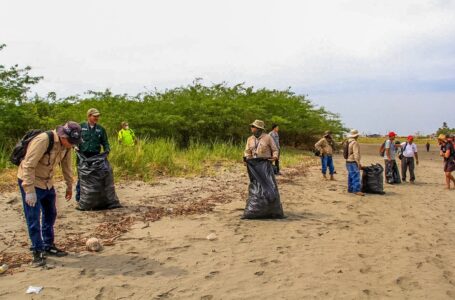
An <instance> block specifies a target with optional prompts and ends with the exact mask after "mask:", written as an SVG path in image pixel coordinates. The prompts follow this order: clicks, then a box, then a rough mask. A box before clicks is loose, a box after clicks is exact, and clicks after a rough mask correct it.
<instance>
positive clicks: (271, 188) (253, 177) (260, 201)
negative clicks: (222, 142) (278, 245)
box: [242, 120, 284, 219]
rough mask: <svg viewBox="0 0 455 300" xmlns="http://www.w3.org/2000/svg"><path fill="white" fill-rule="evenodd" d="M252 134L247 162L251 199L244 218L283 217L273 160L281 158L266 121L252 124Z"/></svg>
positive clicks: (245, 158) (245, 155) (249, 139)
mask: <svg viewBox="0 0 455 300" xmlns="http://www.w3.org/2000/svg"><path fill="white" fill-rule="evenodd" d="M250 126H251V133H252V134H253V135H252V136H250V137H249V138H248V140H247V143H246V147H245V152H244V161H245V164H246V165H247V168H248V175H249V178H250V185H249V195H248V201H247V204H246V207H245V212H244V215H243V217H242V218H243V219H258V218H283V217H284V216H283V208H282V206H281V201H280V195H279V193H278V187H277V184H276V180H275V174H274V170H273V166H272V164H271V161H275V160H277V159H278V148H277V146H276V144H275V142H274V141H273V138H272V137H271V136H270V135H268V134H266V133H265V124H264V122H263V121H261V120H255V121H254V122H253V123H251V124H250Z"/></svg>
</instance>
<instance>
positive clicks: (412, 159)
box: [314, 129, 455, 196]
mask: <svg viewBox="0 0 455 300" xmlns="http://www.w3.org/2000/svg"><path fill="white" fill-rule="evenodd" d="M359 136H360V134H359V132H358V131H357V130H355V129H354V130H351V132H350V133H349V135H348V136H347V141H346V142H345V144H344V145H345V149H344V150H345V151H344V152H345V159H346V169H347V171H348V192H349V193H353V194H355V195H359V196H364V195H365V194H364V193H363V192H362V191H361V188H362V186H361V176H360V171H361V170H362V165H361V162H360V159H361V155H360V145H359V143H358V138H359ZM396 137H397V134H396V133H395V132H393V131H391V132H389V134H388V139H387V140H386V141H385V142H384V143H383V145H382V146H381V149H380V155H381V157H382V158H383V159H384V165H385V168H384V173H385V178H386V182H387V183H389V184H397V183H402V182H406V180H407V173H408V172H409V182H410V183H411V184H413V183H415V180H416V176H415V166H416V165H419V154H418V151H417V145H416V144H415V143H414V137H413V136H412V135H410V136H408V137H407V139H406V142H402V143H400V142H399V141H395V139H396ZM438 143H439V145H440V147H441V148H440V156H441V157H443V160H444V173H445V179H446V185H447V186H446V187H447V189H450V183H451V182H453V184H454V187H455V178H454V177H453V175H452V172H453V171H455V150H454V141H453V137H450V136H446V135H444V134H441V135H439V137H438ZM425 146H426V149H427V152H428V151H429V150H430V144H429V143H428V142H427V143H426V145H425ZM335 147H336V143H335V141H334V140H333V138H332V134H331V133H330V132H329V131H326V132H325V133H324V136H323V137H322V138H321V139H320V140H319V141H318V142H317V143H316V144H315V145H314V148H315V153H316V155H318V156H320V157H321V166H322V176H323V178H325V179H327V169H328V170H329V174H330V180H335V179H334V174H335V167H334V164H333V153H334V150H335ZM397 158H398V159H399V160H400V161H401V176H400V172H399V169H398V164H397Z"/></svg>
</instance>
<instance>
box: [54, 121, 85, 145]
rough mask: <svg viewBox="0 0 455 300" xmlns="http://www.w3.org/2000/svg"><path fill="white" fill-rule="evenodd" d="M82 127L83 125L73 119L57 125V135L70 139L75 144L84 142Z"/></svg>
mask: <svg viewBox="0 0 455 300" xmlns="http://www.w3.org/2000/svg"><path fill="white" fill-rule="evenodd" d="M81 133H82V129H81V126H80V125H79V124H78V123H76V122H73V121H68V122H67V123H66V124H65V125H63V126H57V135H58V136H59V137H62V138H66V139H68V141H69V142H70V143H71V144H73V145H79V144H80V143H82V135H81Z"/></svg>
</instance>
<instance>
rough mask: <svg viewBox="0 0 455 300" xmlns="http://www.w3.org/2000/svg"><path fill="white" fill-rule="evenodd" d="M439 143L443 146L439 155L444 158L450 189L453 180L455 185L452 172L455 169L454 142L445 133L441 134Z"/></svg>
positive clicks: (447, 183) (447, 182) (448, 187)
mask: <svg viewBox="0 0 455 300" xmlns="http://www.w3.org/2000/svg"><path fill="white" fill-rule="evenodd" d="M438 144H439V146H440V147H441V148H440V151H439V155H440V156H441V157H443V158H444V173H445V176H446V185H447V186H446V188H447V189H448V190H449V189H450V182H451V181H452V182H453V185H454V187H455V178H454V177H453V175H452V172H453V171H455V149H454V145H453V143H452V142H451V141H449V140H448V139H447V136H446V135H445V134H440V135H439V136H438Z"/></svg>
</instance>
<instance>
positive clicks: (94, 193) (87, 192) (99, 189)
mask: <svg viewBox="0 0 455 300" xmlns="http://www.w3.org/2000/svg"><path fill="white" fill-rule="evenodd" d="M77 156H78V158H79V163H78V175H79V181H80V186H81V198H80V200H79V208H80V209H81V210H100V209H112V208H118V207H121V205H120V201H119V199H118V197H117V194H116V193H115V186H114V172H113V171H112V167H111V165H110V164H109V161H108V160H107V154H106V153H101V154H98V155H95V156H92V157H90V158H86V157H85V156H84V155H82V154H80V153H78V152H77Z"/></svg>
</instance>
